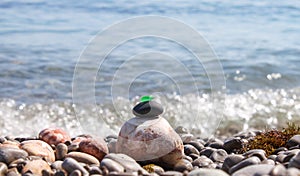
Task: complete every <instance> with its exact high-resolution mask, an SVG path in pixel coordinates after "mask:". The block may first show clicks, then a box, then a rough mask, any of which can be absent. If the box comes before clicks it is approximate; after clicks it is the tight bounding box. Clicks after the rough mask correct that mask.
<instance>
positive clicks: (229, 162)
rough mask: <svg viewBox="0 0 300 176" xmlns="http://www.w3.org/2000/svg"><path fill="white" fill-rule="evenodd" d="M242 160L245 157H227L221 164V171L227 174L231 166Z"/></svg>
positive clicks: (233, 155) (234, 155)
mask: <svg viewBox="0 0 300 176" xmlns="http://www.w3.org/2000/svg"><path fill="white" fill-rule="evenodd" d="M244 158H245V157H244V156H242V155H236V154H232V155H228V156H227V157H226V158H225V160H224V162H223V166H222V170H224V171H225V172H229V169H230V168H231V167H232V166H234V165H236V164H237V163H239V162H241V161H242V160H243V159H244Z"/></svg>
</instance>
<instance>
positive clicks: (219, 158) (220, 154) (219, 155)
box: [209, 149, 227, 162]
mask: <svg viewBox="0 0 300 176" xmlns="http://www.w3.org/2000/svg"><path fill="white" fill-rule="evenodd" d="M226 156H227V152H226V151H225V150H223V149H217V150H216V151H214V152H213V153H212V154H211V155H210V157H209V158H210V159H211V160H212V161H214V162H223V161H224V160H225V158H226Z"/></svg>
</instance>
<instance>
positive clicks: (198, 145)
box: [187, 141, 204, 151]
mask: <svg viewBox="0 0 300 176" xmlns="http://www.w3.org/2000/svg"><path fill="white" fill-rule="evenodd" d="M187 144H190V145H192V146H194V147H195V148H196V149H197V150H198V151H201V150H202V149H204V145H203V144H201V143H200V142H199V141H191V142H189V143H187Z"/></svg>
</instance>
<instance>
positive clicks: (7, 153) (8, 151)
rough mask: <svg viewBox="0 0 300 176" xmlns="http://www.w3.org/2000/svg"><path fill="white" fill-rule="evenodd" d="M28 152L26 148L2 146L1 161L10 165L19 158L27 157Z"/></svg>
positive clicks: (0, 150) (0, 149)
mask: <svg viewBox="0 0 300 176" xmlns="http://www.w3.org/2000/svg"><path fill="white" fill-rule="evenodd" d="M27 156H28V153H27V152H26V151H24V150H21V149H17V148H9V147H0V162H3V163H5V164H7V165H9V164H10V163H11V162H12V161H14V160H17V159H19V158H23V159H25V158H26V157H27Z"/></svg>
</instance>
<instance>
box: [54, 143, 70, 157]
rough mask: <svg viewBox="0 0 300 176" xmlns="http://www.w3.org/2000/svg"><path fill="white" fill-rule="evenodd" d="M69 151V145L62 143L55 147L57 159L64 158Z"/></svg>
mask: <svg viewBox="0 0 300 176" xmlns="http://www.w3.org/2000/svg"><path fill="white" fill-rule="evenodd" d="M67 153H68V146H67V145H66V144H63V143H60V144H58V145H56V147H55V158H56V160H63V159H64V158H65V156H66V154H67Z"/></svg>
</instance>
